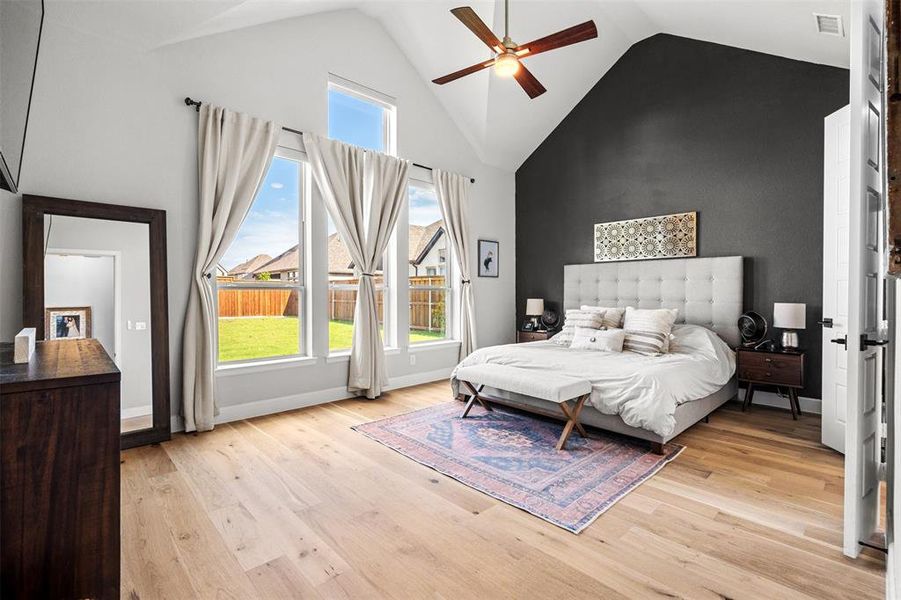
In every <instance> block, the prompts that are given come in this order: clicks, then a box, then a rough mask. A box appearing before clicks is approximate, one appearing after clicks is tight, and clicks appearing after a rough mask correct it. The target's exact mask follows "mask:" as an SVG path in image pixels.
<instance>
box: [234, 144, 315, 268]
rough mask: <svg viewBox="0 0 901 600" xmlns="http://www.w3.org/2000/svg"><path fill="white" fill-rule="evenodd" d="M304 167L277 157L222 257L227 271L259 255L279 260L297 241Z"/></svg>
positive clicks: (273, 160)
mask: <svg viewBox="0 0 901 600" xmlns="http://www.w3.org/2000/svg"><path fill="white" fill-rule="evenodd" d="M300 177H301V165H300V163H298V162H295V161H293V160H288V159H287V158H280V157H278V156H276V157H274V158H273V159H272V165H271V166H270V167H269V173H268V174H267V175H266V179H265V180H264V181H263V185H262V186H261V187H260V191H259V192H257V197H256V200H254V203H253V206H252V207H251V208H250V212H248V213H247V217H245V219H244V223H243V224H242V225H241V229H240V231H239V232H238V235H237V237H236V238H235V241H234V242H232V245H231V247H229V249H228V251H227V252H226V253H225V256H223V257H222V261H221V263H222V265H223V266H224V267H225V268H226V269H231V268H232V267H234V266H236V265H238V264H240V263H242V262H244V261H245V260H247V259H249V258H253V257H254V256H256V255H258V254H268V255H269V256H271V257H273V258H274V257H276V256H278V255H279V254H281V253H282V252H284V251H285V250H287V249H288V248H290V247H291V246H295V245H296V244H297V241H298V229H299V228H298V221H299V219H300V214H299V208H300V203H299V202H298V198H299V195H300Z"/></svg>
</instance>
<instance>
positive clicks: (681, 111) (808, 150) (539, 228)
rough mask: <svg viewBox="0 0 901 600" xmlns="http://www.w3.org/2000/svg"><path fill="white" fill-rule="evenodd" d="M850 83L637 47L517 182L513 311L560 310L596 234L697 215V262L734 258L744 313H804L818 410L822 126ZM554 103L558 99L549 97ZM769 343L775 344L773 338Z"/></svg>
mask: <svg viewBox="0 0 901 600" xmlns="http://www.w3.org/2000/svg"><path fill="white" fill-rule="evenodd" d="M848 83H849V82H848V71H847V70H845V69H838V68H834V67H826V66H822V65H814V64H811V63H805V62H799V61H794V60H789V59H785V58H778V57H775V56H770V55H766V54H760V53H757V52H750V51H747V50H740V49H738V48H732V47H729V46H721V45H718V44H711V43H707V42H699V41H696V40H690V39H686V38H680V37H675V36H671V35H663V34H661V35H656V36H654V37H651V38H648V39H646V40H644V41H642V42H640V43H638V44H636V45H634V46H633V47H632V48H631V49H629V51H628V52H626V54H625V55H623V57H622V58H621V59H620V60H619V61H618V62H617V63H616V64H615V65H614V66H613V67H612V68H611V69H610V70H609V71H608V73H607V74H606V75H605V76H604V77H603V78H602V79H601V80H600V81H599V82H598V83H597V84H596V85H595V86H594V88H592V89H591V91H589V92H588V94H587V95H586V96H585V97H584V98H583V99H582V100H581V102H579V104H578V105H577V106H576V107H575V108H574V109H573V110H572V111H571V112H570V114H569V115H567V116H566V118H565V119H564V120H563V121H562V122H561V123H560V125H559V126H558V127H557V128H556V129H555V130H554V131H553V132H552V133H551V135H549V136H548V138H547V139H546V140H545V141H544V142H542V144H541V145H540V146H539V147H538V148H537V149H536V150H535V152H534V153H532V155H531V156H530V157H529V158H528V160H526V162H525V163H523V165H522V166H521V167H520V168H519V170H518V171H517V172H516V241H517V243H516V303H517V311H518V314H517V320H518V321H520V320H521V319H522V318H523V314H522V313H523V311H524V309H525V304H526V298H531V297H538V298H545V299H546V301H547V302H549V303H550V304H551V305H556V307H557V308H559V307H560V305H561V304H562V301H563V265H565V264H572V263H590V262H592V261H593V260H594V256H593V251H592V234H593V225H594V223H599V222H603V221H616V220H620V219H630V218H636V217H645V216H653V215H661V214H667V213H675V212H684V211H691V210H696V211H698V213H699V214H698V221H699V232H698V255H699V256H728V255H742V256H745V257H747V258H746V260H745V273H746V275H745V309H746V310H752V309H753V310H756V311H758V312H760V313H761V314H762V315H764V316H765V317H766V318H767V320H768V321H770V322H772V313H773V302H805V303H806V304H807V330H806V331H803V332H801V341H802V345H803V346H804V347H805V348H807V349H808V350H809V355H808V369H807V387H806V388H805V390H804V392H803V395H805V396H808V397H816V398H819V397H820V365H821V360H820V356H821V352H820V328H819V326H818V325H817V324H816V321H817V320H818V319H819V318H820V317H821V312H822V289H823V286H822V273H823V256H822V254H823V234H822V221H823V204H822V192H823V118H824V117H826V116H827V115H829V114H830V113H832V112H834V111H836V110H838V109H839V108H841V107H842V106H844V105H845V104H847V103H848ZM550 93H553V90H551V92H550ZM772 335H773V337H774V338H775V339H778V332H773V334H772Z"/></svg>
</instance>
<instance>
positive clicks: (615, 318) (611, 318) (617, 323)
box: [580, 304, 626, 329]
mask: <svg viewBox="0 0 901 600" xmlns="http://www.w3.org/2000/svg"><path fill="white" fill-rule="evenodd" d="M580 308H581V309H582V310H587V311H591V312H601V313H604V327H606V328H607V329H618V328H620V327H622V326H623V314H624V313H625V312H626V309H625V308H613V307H606V306H588V305H587V304H583V305H582V306H581V307H580Z"/></svg>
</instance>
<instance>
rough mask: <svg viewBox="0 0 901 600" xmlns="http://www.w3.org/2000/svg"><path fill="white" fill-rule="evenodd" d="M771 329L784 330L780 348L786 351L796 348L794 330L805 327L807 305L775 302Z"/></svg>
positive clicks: (796, 340) (796, 336)
mask: <svg viewBox="0 0 901 600" xmlns="http://www.w3.org/2000/svg"><path fill="white" fill-rule="evenodd" d="M773 327H778V328H779V329H784V330H785V331H783V332H782V347H783V348H785V349H786V350H796V349H797V348H798V332H797V331H795V330H796V329H805V328H806V327H807V305H806V304H802V303H795V302H775V303H774V304H773Z"/></svg>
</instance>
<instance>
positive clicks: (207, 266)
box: [182, 104, 281, 431]
mask: <svg viewBox="0 0 901 600" xmlns="http://www.w3.org/2000/svg"><path fill="white" fill-rule="evenodd" d="M280 132H281V128H280V127H279V126H278V125H277V124H275V123H273V122H272V121H264V120H261V119H256V118H253V117H250V116H248V115H245V114H242V113H236V112H232V111H230V110H227V109H225V108H220V107H218V106H210V105H208V104H204V105H203V106H201V107H200V114H199V121H198V128H197V167H198V169H197V170H198V182H199V220H198V227H197V251H196V255H195V259H194V270H193V273H192V279H191V288H190V293H189V297H188V308H187V311H186V313H185V326H184V338H183V344H182V369H183V381H182V412H183V416H184V419H185V431H208V430H211V429H212V428H213V419H214V418H215V416H216V415H218V414H219V409H218V407H217V406H216V397H215V391H216V380H215V365H216V357H215V354H214V353H215V352H216V334H217V328H216V301H215V298H214V297H213V293H214V291H215V287H214V285H213V281H212V278H213V277H214V276H215V270H216V265H217V264H218V263H219V260H220V259H221V258H222V255H223V254H225V251H226V250H227V249H228V247H229V245H230V244H231V243H232V241H233V240H234V239H235V236H236V235H237V233H238V229H239V228H240V227H241V223H242V222H243V221H244V217H245V216H246V215H247V211H248V210H249V209H250V206H251V204H253V199H254V197H255V196H256V193H257V190H258V189H259V187H260V184H261V183H262V182H263V179H264V178H265V176H266V172H267V171H268V170H269V165H270V163H271V162H272V156H273V155H274V154H275V148H276V145H277V143H278V137H279V134H280Z"/></svg>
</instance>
